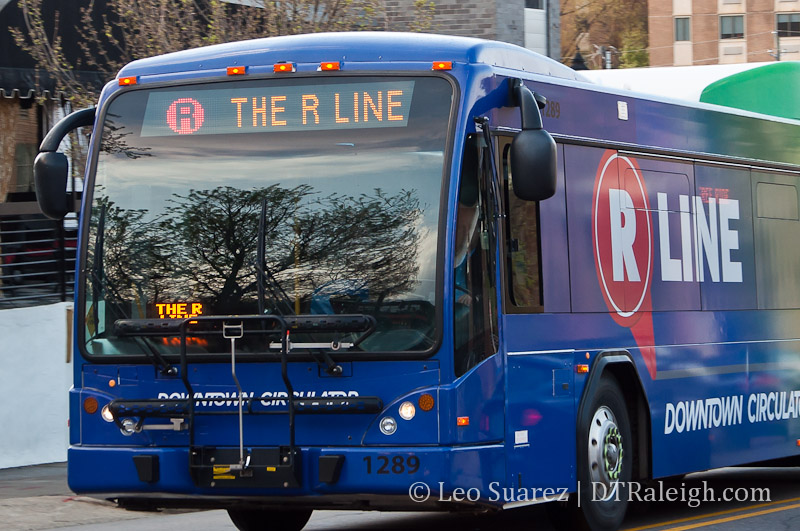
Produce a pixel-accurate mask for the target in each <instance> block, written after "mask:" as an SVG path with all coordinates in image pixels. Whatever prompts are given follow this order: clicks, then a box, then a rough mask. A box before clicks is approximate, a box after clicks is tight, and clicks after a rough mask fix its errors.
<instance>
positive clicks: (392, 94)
mask: <svg viewBox="0 0 800 531" xmlns="http://www.w3.org/2000/svg"><path fill="white" fill-rule="evenodd" d="M797 125H798V124H797V122H794V121H791V120H787V119H783V118H773V117H768V116H764V115H758V114H754V113H749V112H745V111H737V110H735V109H724V108H722V107H718V106H714V105H708V104H699V103H698V104H688V103H679V102H672V101H667V100H659V99H653V98H647V97H645V96H637V95H632V94H630V93H625V92H622V91H614V90H607V89H603V88H601V87H598V86H596V85H593V84H591V83H588V82H585V81H582V80H581V79H580V77H579V76H578V75H577V74H576V73H575V72H573V71H572V70H571V69H569V68H567V67H565V66H563V65H561V64H559V63H557V62H554V61H551V60H549V59H547V58H543V57H541V56H539V55H537V54H534V53H532V52H529V51H527V50H524V49H522V48H519V47H516V46H513V45H509V44H505V43H499V42H490V41H483V40H478V39H469V38H456V37H447V36H435V35H419V34H394V33H371V32H364V33H338V34H316V35H301V36H287V37H276V38H268V39H262V40H254V41H248V42H238V43H230V44H222V45H215V46H209V47H205V48H200V49H195V50H189V51H184V52H178V53H173V54H168V55H164V56H160V57H154V58H150V59H144V60H139V61H135V62H133V63H131V64H129V65H127V66H125V67H124V68H123V69H122V70H121V71H120V72H119V74H118V77H117V79H115V80H114V81H113V82H112V83H110V84H108V85H107V86H106V87H105V88H104V90H103V92H102V94H101V96H100V100H99V103H98V105H97V107H96V108H92V109H86V110H81V111H77V112H76V113H73V114H72V115H70V116H68V117H66V118H65V119H64V120H63V121H62V122H60V123H58V124H57V125H56V126H55V127H54V128H53V129H52V130H51V131H50V133H49V134H48V135H47V137H46V138H45V140H44V141H43V142H42V146H41V150H40V151H41V152H40V154H39V156H38V158H37V160H36V163H35V178H36V183H37V185H36V187H37V191H38V194H39V196H38V197H39V201H40V204H41V206H42V209H43V211H44V212H45V213H47V214H48V215H49V216H51V217H54V218H59V217H63V216H64V215H65V213H66V211H67V210H68V207H67V204H66V201H65V196H64V190H65V185H64V181H65V179H66V167H67V162H66V158H65V157H64V155H63V154H60V153H58V151H57V150H58V144H59V141H60V140H61V138H63V137H64V135H65V134H67V133H68V132H69V131H71V130H73V129H75V128H77V127H81V126H89V127H92V128H93V129H92V131H93V134H92V141H91V147H90V152H89V163H88V165H87V168H88V169H87V174H86V185H85V190H86V191H85V194H84V200H83V201H84V202H83V205H82V211H81V230H80V236H79V259H78V262H79V263H78V266H77V268H76V279H77V281H76V296H75V300H76V302H75V316H76V318H75V334H74V337H75V352H76V354H75V363H74V366H75V379H74V387H73V388H72V389H71V391H70V397H71V399H70V420H71V423H70V448H69V454H68V455H69V485H70V487H71V488H72V489H73V490H74V491H75V492H76V493H80V494H87V495H93V496H102V497H106V498H109V499H115V500H117V502H118V503H119V504H120V505H121V506H124V507H133V508H136V507H197V508H222V509H227V510H228V512H229V514H230V516H231V519H232V520H233V522H234V523H235V524H236V526H237V527H238V528H239V529H241V530H256V529H267V528H270V529H300V528H302V527H303V526H304V525H305V523H306V522H307V520H308V518H309V517H310V515H311V512H312V510H314V509H325V508H330V509H359V510H364V509H370V510H459V509H466V510H486V509H489V510H500V509H509V508H514V507H518V506H522V505H528V504H532V503H538V502H542V501H552V500H556V501H555V503H556V504H558V505H559V507H561V508H563V509H564V510H566V511H568V513H567V514H569V515H570V518H574V523H576V524H580V525H581V526H583V527H587V528H591V529H615V528H617V527H619V525H620V523H621V522H622V519H623V517H624V514H625V511H626V507H627V502H628V498H630V494H631V492H632V491H633V490H635V486H636V485H637V483H636V482H644V481H646V480H653V479H657V478H664V477H670V476H678V475H681V474H685V473H688V472H693V471H701V470H706V469H710V468H716V467H723V466H728V465H734V464H742V463H749V462H756V461H764V460H769V459H777V458H786V457H792V456H797V455H798V452H800V421H798V414H800V370H798V369H800V362H799V361H798V360H800V341H798V337H800V328H799V326H800V325H798V322H800V281H798V279H800V277H798V275H797V271H798V270H800V248H798V246H797V245H796V242H797V241H798V238H800V208H799V207H798V205H799V204H800V199H799V197H800V196H799V195H798V172H799V171H800V153H798V150H797V149H796V148H797V146H798V145H800V128H798V126H797Z"/></svg>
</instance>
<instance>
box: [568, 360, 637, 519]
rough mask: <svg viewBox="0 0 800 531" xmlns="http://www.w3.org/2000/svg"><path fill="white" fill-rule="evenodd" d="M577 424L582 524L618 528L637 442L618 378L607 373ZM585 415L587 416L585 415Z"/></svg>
mask: <svg viewBox="0 0 800 531" xmlns="http://www.w3.org/2000/svg"><path fill="white" fill-rule="evenodd" d="M588 405H589V407H588V411H589V415H588V423H587V422H586V420H584V421H582V422H581V424H582V425H581V426H579V427H578V429H579V431H578V433H579V435H578V463H577V464H578V479H579V480H580V482H579V485H578V493H577V496H578V500H577V501H578V502H579V507H580V515H579V516H581V517H582V518H581V520H582V522H580V523H581V524H583V525H581V527H584V528H588V529H592V530H607V529H608V530H611V529H618V528H619V527H620V525H621V524H622V520H623V518H624V517H625V510H626V509H627V507H628V492H629V488H630V485H629V482H630V480H631V469H632V463H633V449H634V446H635V445H634V443H633V439H632V437H631V425H630V422H629V420H628V410H627V408H626V407H625V401H624V399H623V395H622V391H621V390H620V388H619V384H618V383H617V381H616V379H615V378H614V377H613V376H611V375H608V374H606V375H604V376H603V378H602V379H601V380H600V383H599V385H598V387H597V389H596V390H595V393H594V396H592V397H591V398H590V400H589V403H588ZM583 418H584V419H586V418H587V416H583Z"/></svg>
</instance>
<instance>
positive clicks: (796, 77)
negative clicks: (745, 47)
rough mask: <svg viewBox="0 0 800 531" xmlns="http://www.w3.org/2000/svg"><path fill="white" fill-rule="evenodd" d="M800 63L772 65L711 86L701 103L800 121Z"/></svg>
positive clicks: (754, 69) (790, 62) (704, 93)
mask: <svg viewBox="0 0 800 531" xmlns="http://www.w3.org/2000/svg"><path fill="white" fill-rule="evenodd" d="M798 91H800V62H796V61H786V62H779V63H770V64H767V65H764V66H761V67H758V68H753V69H752V70H747V71H745V72H739V73H738V74H733V75H731V76H728V77H726V78H724V79H720V80H719V81H716V82H714V83H711V84H710V85H708V86H707V87H706V88H705V89H704V90H703V93H702V94H701V95H700V101H701V102H704V103H715V104H717V105H724V106H726V107H733V108H736V109H742V110H746V111H752V112H758V113H762V114H768V115H771V116H779V117H783V118H791V119H793V120H800V104H799V103H798V100H797V94H798Z"/></svg>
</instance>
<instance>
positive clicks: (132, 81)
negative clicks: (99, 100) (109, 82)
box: [119, 76, 139, 87]
mask: <svg viewBox="0 0 800 531" xmlns="http://www.w3.org/2000/svg"><path fill="white" fill-rule="evenodd" d="M137 83H139V78H138V77H137V76H131V77H121V78H119V86H120V87H127V86H130V85H136V84H137Z"/></svg>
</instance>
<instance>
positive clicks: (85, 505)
mask: <svg viewBox="0 0 800 531" xmlns="http://www.w3.org/2000/svg"><path fill="white" fill-rule="evenodd" d="M163 514H167V512H166V511H165V512H164V513H163ZM151 515H152V513H150V514H148V513H141V512H130V511H126V510H125V509H119V508H117V507H116V505H115V504H113V503H111V502H108V501H105V500H98V499H95V498H89V497H87V496H77V495H75V494H74V493H73V492H72V491H70V490H69V487H68V486H67V464H66V463H51V464H46V465H35V466H26V467H20V468H4V469H0V529H3V531H42V530H49V529H58V528H60V527H68V526H76V525H83V524H102V523H106V522H115V521H119V520H133V519H137V518H145V517H147V516H151Z"/></svg>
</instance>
